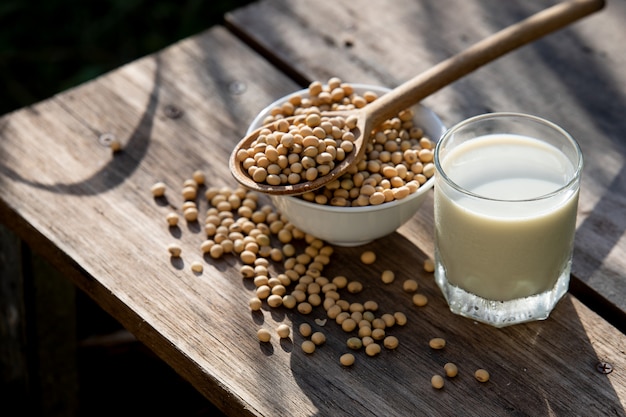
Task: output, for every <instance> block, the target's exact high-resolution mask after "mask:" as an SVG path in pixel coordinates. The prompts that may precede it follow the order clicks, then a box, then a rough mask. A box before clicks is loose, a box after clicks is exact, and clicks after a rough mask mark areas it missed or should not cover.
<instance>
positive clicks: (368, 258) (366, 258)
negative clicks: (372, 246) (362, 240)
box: [361, 250, 376, 265]
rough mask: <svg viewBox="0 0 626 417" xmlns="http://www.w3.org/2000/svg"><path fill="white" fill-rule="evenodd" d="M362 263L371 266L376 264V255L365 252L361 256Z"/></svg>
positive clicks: (371, 252) (369, 251)
mask: <svg viewBox="0 0 626 417" xmlns="http://www.w3.org/2000/svg"><path fill="white" fill-rule="evenodd" d="M361 262H363V263H364V264H365V265H371V264H373V263H374V262H376V253H374V252H373V251H371V250H368V251H365V252H363V253H362V254H361Z"/></svg>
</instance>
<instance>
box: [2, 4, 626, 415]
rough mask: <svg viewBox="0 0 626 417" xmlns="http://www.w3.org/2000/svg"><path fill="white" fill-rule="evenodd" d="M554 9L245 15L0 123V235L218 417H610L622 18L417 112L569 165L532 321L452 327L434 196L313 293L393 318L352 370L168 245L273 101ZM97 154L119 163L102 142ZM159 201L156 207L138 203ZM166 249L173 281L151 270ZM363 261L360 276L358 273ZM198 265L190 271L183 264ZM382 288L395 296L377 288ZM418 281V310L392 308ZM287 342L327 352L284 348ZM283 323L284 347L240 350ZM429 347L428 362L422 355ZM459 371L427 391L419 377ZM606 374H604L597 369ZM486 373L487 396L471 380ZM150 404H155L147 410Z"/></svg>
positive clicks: (580, 28)
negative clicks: (337, 287)
mask: <svg viewBox="0 0 626 417" xmlns="http://www.w3.org/2000/svg"><path fill="white" fill-rule="evenodd" d="M553 3H554V2H553V1H548V0H542V1H534V2H484V1H478V0H468V1H464V2H458V1H454V0H440V1H438V2H436V6H435V3H434V2H415V1H409V0H398V1H395V2H393V3H389V2H371V1H367V0H354V1H350V2H347V1H346V2H337V1H334V0H322V1H317V2H314V3H313V2H305V1H291V2H287V1H284V0H262V1H259V2H257V3H254V4H251V5H250V6H248V7H245V8H242V9H239V10H237V11H235V12H234V13H232V14H229V15H227V19H226V25H225V26H217V27H212V28H209V29H208V30H207V31H206V32H203V33H200V34H198V35H197V36H194V37H191V38H188V39H184V40H182V41H181V42H178V43H176V44H174V45H172V46H171V47H168V48H167V49H165V50H163V51H160V52H158V53H155V54H153V55H150V56H146V57H144V58H142V59H139V60H137V61H135V62H132V63H130V64H129V65H126V66H123V67H121V68H119V69H117V70H115V71H113V72H111V73H109V74H106V75H105V76H103V77H99V78H97V79H95V80H93V81H91V82H88V83H86V84H84V85H81V86H79V87H77V88H73V89H70V90H68V91H65V92H63V93H61V94H59V95H57V96H54V97H51V98H50V99H48V100H45V101H43V102H40V103H38V104H36V105H34V106H31V107H28V108H24V109H21V110H19V111H16V112H13V113H10V114H7V115H5V116H4V117H2V118H1V119H0V190H1V193H0V219H1V221H2V223H3V224H4V225H5V227H7V228H8V229H10V230H11V231H12V232H13V233H15V234H16V235H17V236H18V237H19V238H21V239H23V241H25V242H26V243H27V244H28V245H29V246H30V247H31V248H32V249H33V250H34V251H35V252H36V253H38V254H40V255H41V256H42V257H43V258H45V259H46V260H48V261H49V262H50V263H51V264H52V265H54V266H55V267H56V268H57V269H58V270H59V271H60V272H62V273H63V274H64V275H65V276H67V277H68V278H69V279H70V280H71V281H72V282H73V283H74V284H75V285H76V286H77V287H78V288H80V290H82V291H84V292H85V293H87V294H88V295H89V296H90V297H92V298H93V299H94V300H95V301H96V302H97V303H98V304H99V305H100V306H101V307H102V308H103V309H104V310H106V311H107V312H108V313H110V314H111V315H112V316H113V317H114V318H115V319H117V320H118V321H119V322H120V323H122V324H123V325H124V326H125V327H126V328H127V329H128V330H129V331H131V332H132V333H133V334H134V335H135V336H136V337H137V338H138V339H139V340H140V341H142V342H143V343H145V344H146V345H147V346H148V347H150V348H151V349H152V350H153V351H154V352H155V353H156V354H157V355H158V356H159V357H161V358H162V359H163V360H164V361H165V362H166V363H168V364H169V365H170V366H171V367H172V368H174V369H175V370H176V371H177V372H178V373H179V374H180V375H182V376H183V377H184V378H186V379H187V380H188V381H190V382H191V383H192V384H193V385H194V386H195V387H196V388H197V390H198V391H199V392H201V393H202V394H203V395H204V396H206V398H207V399H208V400H210V401H211V402H213V403H215V404H216V405H217V406H218V407H219V408H220V409H222V410H223V411H224V412H225V413H226V414H228V415H259V416H261V415H262V416H279V415H285V416H287V415H289V416H312V415H316V416H328V415H333V416H338V415H355V416H356V415H359V416H364V415H372V416H381V415H385V416H392V415H397V416H407V415H452V414H458V413H461V414H463V415H476V416H478V415H480V416H486V415H493V416H502V415H559V416H571V415H626V412H625V410H626V335H625V333H624V332H625V331H626V272H625V271H626V234H625V233H624V232H625V230H626V145H625V142H624V140H623V134H624V133H623V132H624V131H626V118H624V116H623V113H624V109H625V108H626V106H625V105H626V73H625V72H624V71H623V68H624V66H625V65H626V54H624V53H623V52H624V48H623V45H624V44H625V43H626V33H625V32H624V31H623V22H624V21H625V20H626V8H625V7H624V4H623V2H618V1H609V2H608V5H607V7H606V9H605V10H604V11H602V12H600V13H599V14H596V15H594V16H592V17H589V18H587V19H585V20H584V21H581V22H579V23H576V24H574V25H572V26H570V27H569V28H567V29H564V30H561V31H559V32H557V33H555V34H552V35H549V36H548V37H546V38H544V39H542V40H540V41H537V42H535V43H533V44H532V45H529V46H526V47H524V48H522V49H520V50H518V51H515V52H513V53H512V54H509V55H507V56H505V57H503V58H501V59H499V60H498V61H496V62H494V63H492V64H489V65H488V66H487V67H484V68H482V69H479V70H477V71H475V72H474V73H472V74H470V75H469V76H467V77H465V78H464V79H462V80H460V81H458V82H456V83H454V84H453V85H451V86H449V87H447V88H445V89H444V90H442V91H440V92H438V93H436V94H435V95H432V96H431V97H429V98H427V99H426V100H424V104H426V105H427V106H429V107H431V108H432V109H433V110H435V111H436V112H437V113H438V114H439V115H440V117H441V118H442V120H443V121H444V123H445V124H446V125H448V126H449V125H451V124H453V123H455V122H457V121H460V120H462V119H464V118H467V117H469V116H473V115H475V114H479V113H484V112H490V111H518V112H526V113H532V114H537V115H540V116H543V117H545V118H547V119H549V120H551V121H553V122H555V123H557V124H559V125H561V126H563V127H564V128H565V129H566V130H568V131H569V132H570V133H571V134H572V135H573V136H574V137H575V138H576V139H577V140H578V141H579V142H580V145H581V147H582V149H583V153H584V157H585V170H584V175H583V182H582V190H581V196H580V206H579V212H578V225H577V235H576V241H575V253H574V266H573V277H572V283H571V291H570V293H569V294H568V295H567V296H566V297H565V298H564V299H563V300H562V301H561V302H560V303H559V305H558V306H557V308H556V309H555V311H554V312H553V314H552V315H551V317H550V318H549V319H548V320H546V321H544V322H536V323H529V324H523V325H517V326H512V327H508V328H504V329H495V328H491V327H489V326H485V325H482V324H477V323H474V322H472V321H471V320H468V319H464V318H461V317H458V316H455V315H453V314H451V313H450V312H449V310H448V309H447V307H446V305H445V302H444V300H443V299H442V297H441V294H440V292H439V290H438V289H437V288H436V286H435V284H434V282H433V278H432V274H430V273H427V272H424V271H423V269H422V266H421V265H422V263H423V261H424V259H426V258H428V257H432V255H433V241H432V228H433V217H432V196H429V198H428V201H427V203H426V204H425V206H424V207H422V209H421V210H420V212H419V214H418V215H416V216H415V217H414V218H413V219H412V220H411V221H410V222H409V223H407V224H406V225H404V226H402V227H401V228H400V229H399V230H398V231H397V232H396V233H394V234H392V235H390V236H388V237H385V238H382V239H380V240H378V241H375V242H372V243H370V244H368V245H366V246H363V247H357V248H335V253H334V254H333V255H332V261H331V263H330V264H329V265H328V266H327V267H326V268H325V269H324V274H325V275H326V276H328V277H334V276H336V275H346V276H348V277H350V278H351V279H358V280H360V281H361V282H362V283H363V285H364V291H363V293H361V294H360V295H359V297H362V298H361V299H370V298H371V299H376V300H377V301H379V303H380V311H381V312H384V311H396V310H397V311H403V312H405V313H406V315H407V317H408V323H407V325H406V326H402V327H399V326H396V327H394V328H392V329H390V330H389V333H390V334H393V335H395V336H397V337H398V339H399V341H400V346H399V347H398V348H397V349H396V350H391V351H390V350H385V349H383V351H382V352H381V354H380V355H378V356H376V357H367V356H366V355H365V354H364V353H363V352H362V351H361V352H356V356H357V362H356V364H355V365H354V366H352V367H350V368H345V367H342V366H341V365H340V364H339V356H340V355H341V354H342V353H344V352H346V351H347V349H346V347H345V341H346V335H345V333H344V332H343V331H342V330H341V329H340V328H339V327H338V326H337V325H335V323H333V322H331V321H329V322H327V323H326V325H325V326H320V325H319V324H316V323H315V321H314V319H315V318H322V317H324V313H323V312H322V311H321V310H320V309H315V310H314V312H313V313H311V314H310V315H302V314H299V313H295V312H294V311H291V310H286V309H271V308H268V307H266V308H264V309H263V310H262V311H261V312H251V311H250V310H249V308H248V299H249V298H250V297H251V296H252V295H253V290H252V288H251V286H250V285H248V284H249V282H247V281H245V280H244V279H242V277H241V273H240V271H239V268H240V262H239V261H238V259H237V258H236V257H235V256H224V257H223V258H222V259H219V260H213V259H211V258H208V257H204V258H203V257H202V255H201V253H200V251H199V243H200V242H201V241H202V240H203V236H202V233H200V231H199V228H194V227H192V226H187V225H186V223H185V222H182V223H181V225H180V227H179V228H178V229H177V230H176V231H172V230H171V229H169V228H168V227H167V225H166V222H165V215H166V213H167V212H168V211H169V209H170V207H168V204H169V205H170V206H171V207H175V208H177V209H180V207H181V204H182V197H181V194H180V189H181V188H182V184H183V181H184V180H185V179H187V178H190V177H191V175H192V173H193V172H194V171H195V170H197V169H199V170H202V171H204V172H205V174H206V176H207V186H219V187H222V186H228V187H234V186H235V183H234V180H233V179H232V177H231V174H230V172H229V169H228V165H227V158H228V155H229V154H230V152H231V150H232V148H233V146H234V145H235V143H236V142H237V141H238V140H239V138H240V137H242V135H243V134H244V132H245V130H246V125H247V124H248V123H250V121H251V120H252V119H253V117H254V116H255V114H256V113H257V112H258V111H259V110H261V109H262V108H263V107H264V106H265V105H267V104H268V103H269V102H271V101H273V100H275V99H276V98H278V97H280V96H282V95H284V94H286V93H289V92H291V91H293V90H295V89H298V88H301V87H303V86H306V85H307V84H308V82H310V81H312V80H320V81H326V80H327V79H328V78H329V77H331V76H338V77H340V78H342V79H343V80H345V81H348V82H353V83H369V84H377V85H384V86H389V87H393V86H395V85H398V84H400V83H401V82H403V81H405V80H406V79H408V78H410V77H412V76H413V75H415V74H417V73H418V72H419V71H422V70H424V69H426V68H428V67H430V66H432V65H434V64H435V63H437V62H439V61H441V60H442V59H444V58H446V57H448V56H450V55H452V54H453V53H455V52H458V51H460V50H462V49H463V48H465V47H467V46H469V45H470V44H472V43H474V42H476V41H478V40H480V39H482V38H484V37H486V36H488V35H489V34H491V33H493V32H495V31H497V30H499V29H500V28H503V27H505V26H506V25H509V24H512V23H514V22H516V21H519V20H521V19H522V18H524V17H526V16H528V15H530V14H532V13H534V12H535V11H538V10H540V9H542V8H545V7H547V6H549V5H551V4H553ZM111 137H114V138H116V139H118V140H119V141H120V142H121V144H122V147H123V149H122V151H121V152H118V153H115V154H113V153H112V152H111V150H110V149H109V148H108V147H107V146H105V145H106V144H103V143H102V142H103V141H104V142H106V140H107V139H110V138H111ZM157 181H163V182H165V183H166V184H167V185H168V191H167V194H166V196H167V202H166V203H164V202H163V200H160V199H154V198H153V197H152V195H151V192H150V188H151V186H152V185H153V184H154V183H155V182H157ZM171 242H178V243H179V244H180V245H181V246H182V248H183V256H182V260H181V261H172V260H171V259H170V256H169V254H168V252H167V250H166V247H167V245H168V244H169V243H171ZM364 250H373V251H375V252H376V253H377V254H378V260H377V262H376V263H375V264H374V265H371V266H369V267H367V266H363V265H362V264H361V263H360V261H359V255H360V253H361V252H363V251H364ZM196 260H197V261H200V262H202V264H203V266H204V271H203V272H202V273H201V274H194V273H193V272H192V271H191V270H190V264H191V262H193V261H196ZM384 269H392V270H394V271H395V273H396V281H395V282H394V284H391V285H387V286H383V285H382V284H381V282H380V272H381V271H382V270H384ZM409 278H412V279H416V280H417V281H418V282H419V285H420V291H422V292H423V293H424V294H426V295H427V296H428V297H429V300H430V301H429V304H428V305H427V306H425V307H422V308H418V307H416V306H414V305H413V304H412V302H411V296H410V295H409V294H407V293H405V292H404V291H403V290H402V285H401V283H402V282H403V281H404V280H406V279H409ZM302 322H308V323H311V324H312V325H313V327H314V328H316V329H318V330H322V331H323V332H324V333H325V334H326V336H327V342H326V344H324V345H322V346H319V347H318V349H317V350H316V352H315V353H314V354H311V355H307V354H305V353H303V352H302V351H301V349H300V343H301V342H302V340H303V337H302V336H300V335H299V334H298V332H297V331H296V329H297V327H298V326H299V324H300V323H302ZM280 323H286V324H288V325H289V326H291V327H292V328H293V329H294V332H293V333H292V336H291V338H290V339H287V340H282V341H279V340H278V338H277V337H276V336H273V339H272V341H271V342H270V343H260V342H259V341H258V340H257V337H256V332H257V330H258V329H259V328H261V327H265V328H268V329H275V328H276V326H277V325H278V324H280ZM437 336H438V337H444V338H445V339H446V340H447V342H448V344H447V347H446V348H445V349H444V350H442V351H433V350H431V349H430V348H429V347H428V341H429V340H430V338H432V337H437ZM448 361H452V362H455V363H457V364H458V366H459V368H460V373H459V376H458V377H457V378H455V379H451V380H448V381H447V382H446V386H445V387H444V389H442V390H435V389H433V388H432V387H431V384H430V378H431V376H432V375H433V374H435V373H441V372H442V366H443V364H444V363H445V362H448ZM599 363H606V364H607V366H608V367H611V368H612V372H610V373H606V371H608V370H610V369H611V368H606V367H605V372H601V371H602V369H600V370H598V364H599ZM478 368H485V369H487V370H489V372H490V373H491V379H490V381H489V382H488V383H485V384H480V383H478V382H477V381H475V380H474V378H473V376H472V374H473V372H474V370H475V369H478ZM155 400H157V401H158V399H155Z"/></svg>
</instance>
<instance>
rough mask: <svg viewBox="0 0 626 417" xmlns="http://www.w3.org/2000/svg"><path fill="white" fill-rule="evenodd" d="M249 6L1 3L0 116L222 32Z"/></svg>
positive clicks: (124, 0)
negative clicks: (212, 30) (230, 14)
mask: <svg viewBox="0 0 626 417" xmlns="http://www.w3.org/2000/svg"><path fill="white" fill-rule="evenodd" d="M251 1H252V0H178V1H176V0H152V1H151V0H0V114H4V113H7V112H9V111H11V110H14V109H16V108H20V107H23V106H27V105H29V104H32V103H35V102H37V101H39V100H42V99H45V98H47V97H50V96H51V95H53V94H55V93H57V92H60V91H63V90H65V89H67V88H69V87H72V86H74V85H77V84H80V83H82V82H84V81H87V80H89V79H92V78H94V77H96V76H98V75H100V74H102V73H105V72H107V71H109V70H111V69H114V68H116V67H118V66H120V65H122V64H124V63H126V62H129V61H132V60H134V59H136V58H139V57H141V56H144V55H146V54H149V53H152V52H154V51H157V50H159V49H162V48H164V47H166V46H167V45H169V44H171V43H173V42H175V41H177V40H179V39H182V38H185V37H187V36H190V35H194V34H196V33H199V32H201V31H203V30H205V29H207V28H209V27H210V26H213V25H215V24H220V23H221V22H222V19H223V15H224V14H225V13H226V12H227V11H230V10H233V9H235V8H238V7H241V6H243V5H245V4H248V3H250V2H251Z"/></svg>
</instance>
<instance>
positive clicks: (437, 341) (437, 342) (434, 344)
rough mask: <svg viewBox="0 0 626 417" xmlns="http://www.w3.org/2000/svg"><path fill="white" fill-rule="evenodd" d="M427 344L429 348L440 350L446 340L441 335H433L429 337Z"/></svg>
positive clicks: (444, 345)
mask: <svg viewBox="0 0 626 417" xmlns="http://www.w3.org/2000/svg"><path fill="white" fill-rule="evenodd" d="M428 345H429V346H430V347H431V349H436V350H440V349H443V348H445V347H446V340H445V339H443V338H441V337H435V338H432V339H430V341H429V342H428Z"/></svg>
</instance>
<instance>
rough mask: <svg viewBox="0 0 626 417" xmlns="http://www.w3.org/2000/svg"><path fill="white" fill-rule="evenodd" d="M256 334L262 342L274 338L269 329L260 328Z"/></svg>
mask: <svg viewBox="0 0 626 417" xmlns="http://www.w3.org/2000/svg"><path fill="white" fill-rule="evenodd" d="M256 335H257V337H258V338H259V340H260V341H261V342H269V341H270V340H271V339H272V335H271V333H270V331H269V330H267V329H259V330H258V331H257V332H256Z"/></svg>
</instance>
